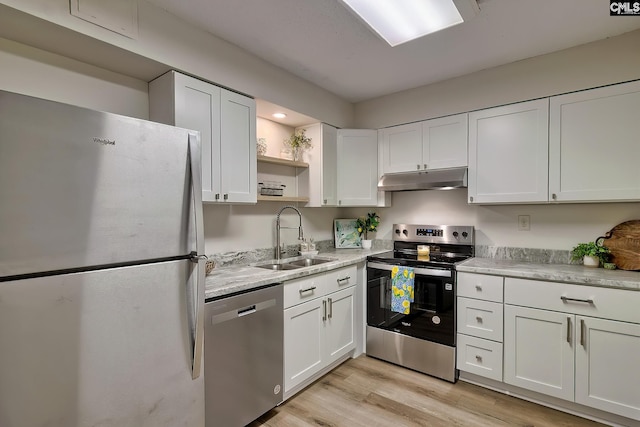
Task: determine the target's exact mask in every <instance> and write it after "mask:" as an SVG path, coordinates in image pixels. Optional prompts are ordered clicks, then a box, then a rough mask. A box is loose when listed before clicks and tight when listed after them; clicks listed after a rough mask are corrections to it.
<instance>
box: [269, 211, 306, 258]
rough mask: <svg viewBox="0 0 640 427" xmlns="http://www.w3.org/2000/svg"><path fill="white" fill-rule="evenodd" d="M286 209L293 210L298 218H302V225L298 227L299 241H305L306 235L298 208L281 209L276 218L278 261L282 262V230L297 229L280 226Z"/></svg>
mask: <svg viewBox="0 0 640 427" xmlns="http://www.w3.org/2000/svg"><path fill="white" fill-rule="evenodd" d="M285 209H293V210H294V211H296V213H297V214H298V217H299V218H300V225H298V240H303V239H304V235H303V232H302V214H301V213H300V211H299V210H298V208H296V207H294V206H285V207H283V208H282V209H280V211H279V212H278V215H277V216H276V261H280V256H281V255H282V252H283V251H282V249H281V248H280V229H282V228H292V229H293V228H295V227H281V226H280V214H281V213H282V211H283V210H285Z"/></svg>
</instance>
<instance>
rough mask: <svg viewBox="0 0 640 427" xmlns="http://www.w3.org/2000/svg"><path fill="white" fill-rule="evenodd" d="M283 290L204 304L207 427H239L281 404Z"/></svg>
mask: <svg viewBox="0 0 640 427" xmlns="http://www.w3.org/2000/svg"><path fill="white" fill-rule="evenodd" d="M282 300H283V287H282V284H277V285H272V286H268V287H265V288H261V289H258V290H252V291H249V292H247V293H242V294H238V295H234V296H230V297H225V298H222V299H217V300H207V302H206V303H205V310H204V315H205V327H204V330H205V341H204V358H205V362H204V375H205V424H206V426H207V427H236V426H238V427H241V426H245V425H246V424H248V423H250V422H251V421H253V420H255V419H256V418H258V417H259V416H261V415H262V414H264V413H265V412H267V411H269V410H270V409H271V408H274V407H275V406H277V405H278V404H280V403H281V402H282V381H283V342H284V325H283V319H284V317H283V302H282Z"/></svg>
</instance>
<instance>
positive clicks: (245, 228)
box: [204, 202, 341, 254]
mask: <svg viewBox="0 0 640 427" xmlns="http://www.w3.org/2000/svg"><path fill="white" fill-rule="evenodd" d="M286 205H291V203H276V202H260V203H258V204H257V205H249V206H239V205H235V206H215V205H205V207H204V222H205V248H206V252H207V254H213V253H220V252H233V251H244V250H251V249H257V248H269V247H274V248H275V245H276V237H275V236H276V235H275V228H276V214H277V213H278V211H279V210H280V209H282V207H284V206H286ZM296 207H298V208H299V209H300V211H301V212H302V218H303V219H302V227H303V229H304V235H305V237H306V238H309V237H313V238H314V239H315V240H316V241H319V240H332V239H333V231H332V230H333V219H334V218H340V217H341V216H340V215H341V214H340V211H339V209H338V208H302V207H300V206H296ZM281 221H282V225H283V226H287V227H297V226H298V216H297V215H296V214H295V213H294V212H293V211H292V210H290V209H288V210H286V211H285V212H283V214H282V216H281ZM297 238H298V233H297V230H282V243H284V244H286V245H293V244H296V243H297Z"/></svg>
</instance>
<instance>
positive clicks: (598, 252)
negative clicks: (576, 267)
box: [571, 242, 610, 267]
mask: <svg viewBox="0 0 640 427" xmlns="http://www.w3.org/2000/svg"><path fill="white" fill-rule="evenodd" d="M609 253H610V252H609V248H607V247H606V246H600V245H598V244H596V243H595V242H589V243H578V245H577V246H576V247H574V248H573V249H572V250H571V259H572V260H574V261H579V260H582V264H583V265H584V266H585V267H598V266H599V265H600V264H604V263H605V262H607V260H608V259H609Z"/></svg>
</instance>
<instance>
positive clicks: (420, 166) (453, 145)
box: [380, 113, 468, 173]
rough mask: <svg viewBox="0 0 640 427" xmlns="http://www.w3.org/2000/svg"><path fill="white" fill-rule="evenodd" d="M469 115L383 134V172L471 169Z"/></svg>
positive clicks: (401, 127) (392, 130) (430, 121)
mask: <svg viewBox="0 0 640 427" xmlns="http://www.w3.org/2000/svg"><path fill="white" fill-rule="evenodd" d="M467 129H468V114H467V113H464V114H456V115H455V116H448V117H441V118H439V119H431V120H425V121H422V122H418V123H409V124H406V125H401V126H393V127H390V128H385V129H381V130H380V139H381V147H382V172H383V173H396V172H413V171H423V170H433V169H446V168H453V167H463V166H467V140H468V138H467V133H468V132H467Z"/></svg>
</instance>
